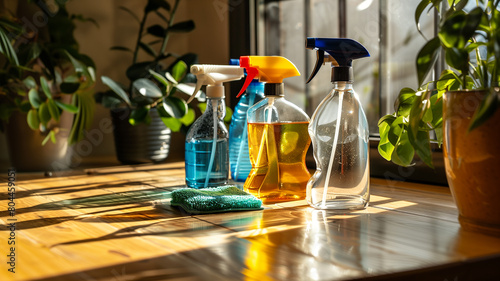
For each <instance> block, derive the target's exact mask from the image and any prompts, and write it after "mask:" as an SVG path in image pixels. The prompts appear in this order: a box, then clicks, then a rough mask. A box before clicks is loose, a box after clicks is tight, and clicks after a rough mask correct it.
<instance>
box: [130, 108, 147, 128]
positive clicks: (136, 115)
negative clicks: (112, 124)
mask: <svg viewBox="0 0 500 281" xmlns="http://www.w3.org/2000/svg"><path fill="white" fill-rule="evenodd" d="M148 116H149V109H148V108H146V107H143V106H141V107H137V108H134V109H132V112H131V113H130V118H129V119H128V121H129V123H130V124H131V125H132V126H135V125H137V124H139V123H147V117H148Z"/></svg>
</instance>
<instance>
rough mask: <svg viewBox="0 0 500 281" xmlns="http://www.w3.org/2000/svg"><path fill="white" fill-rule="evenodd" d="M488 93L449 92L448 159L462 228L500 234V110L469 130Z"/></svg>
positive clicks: (446, 102) (448, 173)
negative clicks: (479, 106) (499, 205)
mask: <svg viewBox="0 0 500 281" xmlns="http://www.w3.org/2000/svg"><path fill="white" fill-rule="evenodd" d="M484 95H485V92H484V91H455V92H447V93H445V95H444V106H443V139H444V143H443V150H444V162H445V167H446V176H447V178H448V184H449V186H450V189H451V192H452V194H453V198H454V200H455V203H456V205H457V208H458V211H459V221H460V224H461V226H462V228H464V229H466V230H473V231H481V232H485V233H489V234H493V235H500V208H499V207H498V204H499V202H500V186H499V185H498V177H499V175H500V110H497V111H496V113H495V114H494V115H493V116H492V117H491V118H490V119H488V120H487V121H486V122H485V123H484V124H483V125H481V126H480V127H478V128H476V129H474V130H472V131H471V132H467V128H468V127H469V124H470V120H471V117H472V115H473V114H474V111H475V110H476V108H477V106H478V105H479V104H480V102H481V100H482V99H483V97H484Z"/></svg>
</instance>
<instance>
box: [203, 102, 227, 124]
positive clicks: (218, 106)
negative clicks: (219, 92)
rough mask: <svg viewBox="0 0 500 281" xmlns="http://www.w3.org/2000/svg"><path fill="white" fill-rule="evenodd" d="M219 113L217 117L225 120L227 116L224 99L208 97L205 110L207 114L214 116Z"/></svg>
mask: <svg viewBox="0 0 500 281" xmlns="http://www.w3.org/2000/svg"><path fill="white" fill-rule="evenodd" d="M213 112H217V117H218V118H219V119H223V118H224V116H225V115H226V106H225V104H224V98H221V97H216V98H214V97H207V108H206V109H205V113H206V114H212V113H213Z"/></svg>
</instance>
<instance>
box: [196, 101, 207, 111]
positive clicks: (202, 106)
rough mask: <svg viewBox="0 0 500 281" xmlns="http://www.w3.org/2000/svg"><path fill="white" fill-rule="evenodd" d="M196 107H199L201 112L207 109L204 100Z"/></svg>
mask: <svg viewBox="0 0 500 281" xmlns="http://www.w3.org/2000/svg"><path fill="white" fill-rule="evenodd" d="M198 108H199V109H200V111H201V113H204V112H205V110H206V109H207V103H206V102H202V103H199V104H198Z"/></svg>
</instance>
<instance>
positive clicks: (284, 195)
mask: <svg viewBox="0 0 500 281" xmlns="http://www.w3.org/2000/svg"><path fill="white" fill-rule="evenodd" d="M308 125H309V122H290V123H272V124H267V123H248V147H249V152H250V162H251V163H252V170H251V171H250V174H249V175H248V178H247V180H246V181H245V185H244V188H245V191H247V192H249V193H251V194H253V195H255V196H257V197H258V198H260V199H261V200H262V201H263V202H264V203H277V202H284V201H291V200H299V199H304V198H305V197H306V185H307V181H308V180H309V178H310V177H311V174H309V171H308V170H307V167H306V164H305V157H306V153H307V149H308V148H309V145H310V144H311V139H310V138H309V134H308V132H307V126H308Z"/></svg>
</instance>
